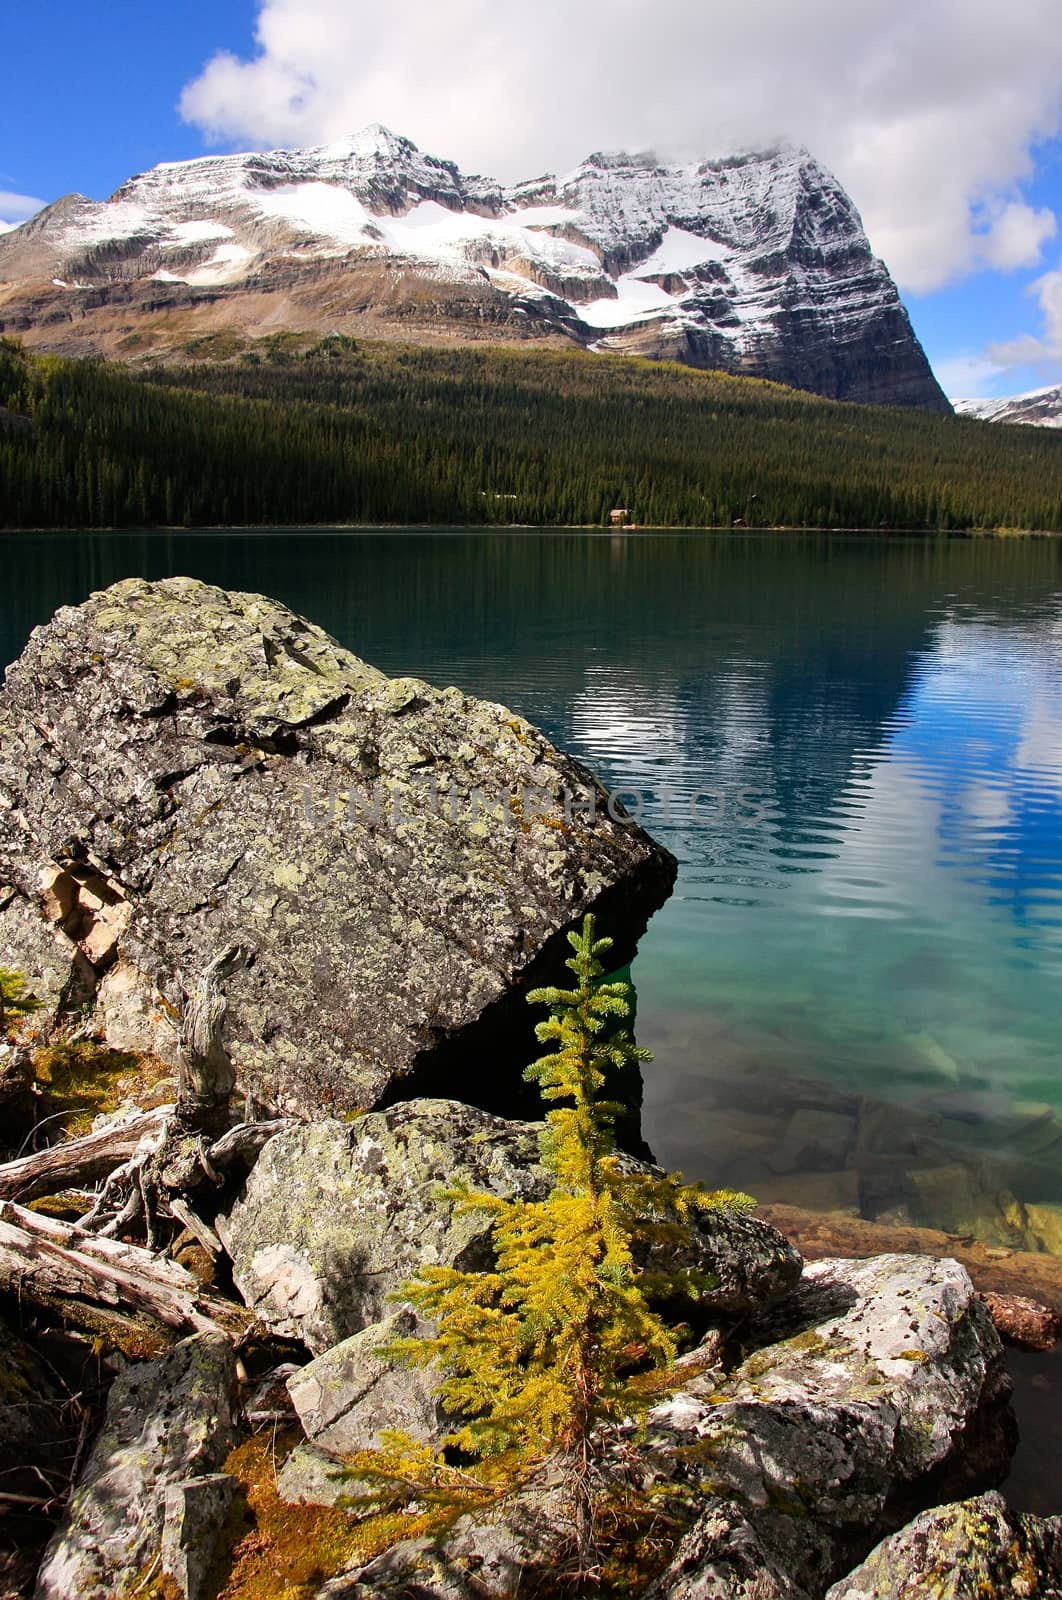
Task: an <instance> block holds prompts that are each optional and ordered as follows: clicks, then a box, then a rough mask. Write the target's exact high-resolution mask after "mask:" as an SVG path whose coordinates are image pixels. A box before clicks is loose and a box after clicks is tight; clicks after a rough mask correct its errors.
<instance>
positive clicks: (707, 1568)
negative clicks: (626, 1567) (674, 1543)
mask: <svg viewBox="0 0 1062 1600" xmlns="http://www.w3.org/2000/svg"><path fill="white" fill-rule="evenodd" d="M645 1600H808V1594H807V1591H806V1590H805V1589H801V1588H800V1587H799V1586H798V1585H797V1584H796V1583H794V1582H793V1580H792V1579H791V1578H790V1577H789V1576H788V1574H787V1573H786V1572H785V1571H784V1570H783V1569H782V1568H781V1567H780V1566H779V1565H778V1564H777V1562H776V1561H774V1560H772V1558H771V1557H770V1556H769V1555H768V1553H767V1551H766V1550H765V1549H764V1547H763V1545H762V1543H761V1542H760V1540H759V1539H758V1538H757V1536H756V1532H755V1530H754V1528H753V1527H752V1526H751V1524H750V1522H749V1520H748V1518H747V1517H746V1516H745V1513H744V1512H743V1511H742V1509H741V1507H740V1506H739V1505H737V1504H735V1503H734V1502H733V1501H726V1500H713V1502H712V1503H711V1505H710V1506H709V1509H708V1510H707V1511H706V1512H705V1513H704V1515H703V1516H702V1517H701V1518H700V1519H699V1520H698V1521H697V1522H696V1523H695V1525H694V1526H693V1527H692V1528H691V1529H690V1531H689V1533H688V1534H686V1536H685V1538H684V1539H683V1540H682V1541H681V1543H680V1544H679V1547H678V1549H677V1550H676V1551H675V1555H674V1559H673V1560H672V1561H671V1563H670V1564H669V1566H668V1568H667V1570H666V1571H665V1572H663V1573H661V1575H660V1577H659V1578H658V1579H657V1580H656V1582H655V1583H653V1584H651V1585H650V1586H649V1588H648V1589H647V1590H646V1591H645Z"/></svg>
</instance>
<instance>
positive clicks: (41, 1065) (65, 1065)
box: [33, 1039, 172, 1138]
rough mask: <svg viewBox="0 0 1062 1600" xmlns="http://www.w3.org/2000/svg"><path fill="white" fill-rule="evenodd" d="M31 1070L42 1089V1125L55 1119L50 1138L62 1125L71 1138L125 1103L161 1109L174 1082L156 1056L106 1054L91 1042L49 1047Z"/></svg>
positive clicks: (117, 1051) (43, 1050) (119, 1052)
mask: <svg viewBox="0 0 1062 1600" xmlns="http://www.w3.org/2000/svg"><path fill="white" fill-rule="evenodd" d="M33 1068H34V1072H35V1073H36V1077H37V1083H38V1085H39V1087H40V1088H41V1089H42V1090H43V1095H42V1100H41V1115H40V1120H41V1121H42V1122H43V1121H44V1120H45V1119H46V1118H47V1119H54V1121H51V1122H50V1127H51V1130H52V1133H53V1135H54V1132H55V1130H56V1128H57V1127H58V1126H59V1125H60V1124H61V1125H62V1131H63V1133H65V1134H66V1135H67V1136H68V1137H70V1138H76V1137H78V1136H79V1135H81V1134H84V1133H88V1132H89V1131H90V1129H91V1127H92V1122H93V1119H94V1118H95V1117H98V1116H101V1115H104V1114H105V1113H108V1112H112V1111H117V1110H118V1109H119V1107H120V1106H122V1105H124V1104H126V1103H127V1102H129V1101H135V1102H136V1104H137V1105H138V1106H140V1107H141V1109H144V1110H146V1109H148V1108H150V1107H151V1106H152V1105H158V1104H161V1103H162V1102H163V1101H164V1100H165V1099H166V1097H167V1096H166V1093H165V1092H164V1091H165V1090H166V1089H169V1088H170V1087H171V1081H172V1069H171V1068H170V1067H168V1066H166V1065H165V1064H164V1063H163V1062H161V1061H159V1060H158V1059H157V1058H156V1057H155V1056H149V1055H134V1054H130V1053H129V1052H127V1051H124V1050H110V1049H108V1048H107V1046H106V1045H102V1044H100V1043H99V1042H98V1041H97V1040H95V1039H79V1040H77V1041H76V1042H75V1043H72V1044H71V1043H66V1042H63V1043H59V1044H52V1045H48V1046H46V1047H45V1048H44V1049H42V1050H38V1051H37V1052H36V1054H35V1055H34V1058H33Z"/></svg>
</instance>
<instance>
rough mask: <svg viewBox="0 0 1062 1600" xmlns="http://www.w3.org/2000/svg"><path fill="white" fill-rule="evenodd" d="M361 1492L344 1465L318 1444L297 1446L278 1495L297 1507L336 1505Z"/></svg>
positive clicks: (281, 1476) (284, 1469)
mask: <svg viewBox="0 0 1062 1600" xmlns="http://www.w3.org/2000/svg"><path fill="white" fill-rule="evenodd" d="M356 1492H357V1488H356V1485H354V1484H353V1483H351V1481H350V1478H349V1477H348V1476H346V1474H345V1469H344V1466H343V1463H342V1462H341V1461H340V1460H339V1458H338V1457H337V1456H334V1455H330V1454H329V1452H328V1451H327V1450H318V1448H317V1446H316V1445H314V1444H306V1443H302V1444H297V1445H296V1446H295V1448H294V1450H292V1452H291V1454H290V1455H289V1456H288V1457H287V1459H286V1460H285V1462H284V1465H283V1466H282V1467H281V1469H280V1471H279V1472H278V1474H277V1494H278V1496H279V1497H280V1499H281V1500H286V1501H287V1502H288V1504H289V1505H295V1506H302V1505H306V1506H334V1505H335V1504H336V1501H337V1500H340V1499H342V1498H344V1497H347V1496H350V1495H353V1494H355V1493H356Z"/></svg>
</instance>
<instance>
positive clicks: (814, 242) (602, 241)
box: [0, 123, 948, 410]
mask: <svg viewBox="0 0 1062 1600" xmlns="http://www.w3.org/2000/svg"><path fill="white" fill-rule="evenodd" d="M381 269H386V270H384V271H383V272H382V270H381ZM396 274H397V276H396ZM396 284H401V285H402V286H403V287H402V288H401V290H399V291H397V300H396V289H395V285H396ZM251 294H253V301H252V300H251V298H249V299H248V306H249V308H250V306H251V304H252V303H253V307H254V309H253V311H252V310H250V309H249V310H248V314H247V320H246V329H247V331H248V332H250V333H254V332H255V331H256V327H257V326H260V325H261V322H262V320H263V319H266V318H267V320H268V322H269V325H270V327H271V328H273V329H275V328H277V327H290V328H293V329H298V330H299V331H317V332H321V333H327V332H355V333H357V332H360V333H363V334H368V335H373V334H375V335H379V336H384V337H388V336H395V335H396V334H397V335H398V336H400V337H402V338H404V339H408V338H416V337H417V336H418V332H419V330H420V329H421V328H423V329H424V332H425V335H426V336H428V337H431V338H436V337H438V335H439V334H440V333H442V334H444V335H445V336H446V337H447V338H454V337H456V338H461V337H468V338H481V337H483V334H484V332H485V331H486V330H487V329H490V330H492V332H493V333H494V335H495V336H496V337H500V338H505V339H512V338H514V337H515V338H542V337H551V338H556V337H557V336H558V335H559V336H562V337H565V338H569V339H573V340H575V341H576V342H577V343H580V344H582V345H584V346H586V347H588V348H590V349H592V350H595V351H598V352H601V353H608V352H610V351H619V352H625V353H629V354H631V353H633V354H638V355H643V356H649V357H656V358H660V357H665V358H668V359H672V360H678V361H684V362H686V363H688V364H690V365H693V366H699V367H717V368H722V369H723V370H726V371H731V372H738V373H743V374H747V375H750V376H755V377H766V378H773V379H775V380H777V381H779V382H782V383H788V384H793V385H795V386H797V387H801V388H807V389H811V390H813V391H815V392H817V393H819V394H824V395H827V396H829V397H832V398H842V399H857V400H866V401H882V402H887V403H890V404H901V405H921V406H927V407H929V408H931V409H934V410H946V409H948V402H947V401H946V400H945V398H944V396H943V394H942V393H941V391H940V389H939V387H938V386H937V384H936V381H935V380H934V378H933V376H932V373H931V372H930V370H929V367H928V364H927V362H926V360H925V356H924V355H923V353H922V351H921V349H920V347H919V345H918V342H917V340H916V339H915V337H914V334H913V332H912V329H911V326H910V323H909V321H908V319H907V314H906V312H905V311H904V308H903V306H902V305H901V303H900V300H899V296H898V294H897V292H896V288H895V285H894V284H893V282H892V280H891V278H890V277H889V274H888V271H887V269H886V268H885V266H884V265H883V264H882V263H881V262H880V261H878V260H876V258H875V257H874V254H873V251H872V250H871V247H870V243H869V241H868V239H867V236H866V233H865V231H864V229H863V225H862V222H861V221H860V218H859V213H858V211H857V210H856V208H855V206H854V205H853V204H852V201H851V200H850V199H849V197H848V196H847V195H846V194H845V192H844V190H843V189H842V188H841V186H840V184H839V183H838V182H837V180H836V179H835V178H834V177H833V176H832V175H831V174H830V173H829V172H827V171H826V170H825V169H824V168H823V167H822V166H821V165H820V164H819V163H818V162H817V161H816V160H815V158H814V157H813V156H812V155H811V154H810V153H809V152H808V151H806V150H803V149H801V148H799V147H796V146H789V145H780V146H777V147H774V148H771V149H768V150H763V151H751V152H745V153H742V154H736V155H731V156H726V157H722V158H716V159H712V160H703V161H686V162H673V161H670V162H661V161H659V160H658V159H657V158H656V156H654V155H652V154H651V153H646V152H640V153H633V154H632V153H628V152H623V151H620V152H601V151H598V152H596V153H595V154H593V155H591V156H588V157H587V159H586V160H585V161H583V162H582V163H581V164H580V165H579V166H577V167H575V168H574V169H573V170H571V171H570V172H568V173H566V174H563V175H560V176H557V175H555V174H547V175H545V176H543V177H540V178H536V179H534V180H531V181H529V182H525V183H518V184H514V185H510V186H507V187H503V186H501V185H500V184H498V183H496V182H495V181H494V180H493V179H490V178H483V177H470V176H467V175H465V174H463V173H462V172H461V171H460V170H459V168H458V167H457V165H456V163H454V162H453V161H449V160H443V159H442V158H440V157H437V156H434V155H430V154H428V153H426V152H424V151H422V150H420V149H418V147H417V146H416V145H415V144H414V143H413V141H412V140H410V139H408V138H406V137H404V136H403V135H401V134H398V133H395V132H394V131H392V130H391V129H389V128H387V127H385V126H383V125H382V124H380V123H374V124H371V125H370V126H368V127H366V128H363V129H361V130H359V131H357V132H354V133H351V134H348V135H344V136H343V137H342V138H340V139H337V140H334V141H332V142H331V143H329V144H323V145H318V146H315V147H313V148H310V149H305V150H275V151H269V152H265V153H250V154H241V155H223V156H204V157H200V158H198V159H197V160H194V161H183V162H167V163H163V164H162V165H160V166H157V167H154V168H152V169H151V171H149V172H146V173H141V174H138V175H136V176H135V177H132V178H130V179H129V180H128V182H126V183H125V184H123V185H122V186H121V188H119V189H118V190H116V192H115V193H114V194H113V195H112V196H111V198H110V199H109V200H108V201H106V202H103V203H96V202H92V201H85V200H83V199H81V198H79V197H68V199H67V200H65V201H63V202H60V203H59V205H57V206H56V207H52V208H49V210H48V211H47V212H45V213H42V214H41V215H40V216H39V217H38V218H36V219H35V220H34V221H33V222H32V223H28V224H26V225H24V227H22V228H17V229H15V230H13V231H12V232H11V233H8V234H5V235H3V236H2V237H0V332H3V331H6V332H9V333H15V334H17V335H20V336H22V337H27V336H29V337H30V340H31V342H35V343H40V344H44V345H47V346H49V347H58V348H62V349H67V350H69V349H72V348H73V349H83V348H89V349H92V350H95V351H100V350H103V351H104V352H107V351H108V350H110V349H111V348H113V347H114V345H117V342H118V334H117V328H118V324H119V322H120V323H121V325H122V331H121V335H120V337H121V339H122V341H124V342H123V343H122V345H121V349H122V350H124V349H125V348H127V341H128V337H129V333H130V315H132V317H133V319H134V322H135V321H136V320H137V319H139V318H146V319H148V320H149V321H150V319H151V318H153V317H158V316H159V315H164V314H165V312H166V310H167V309H168V308H172V307H175V306H176V307H192V306H194V307H195V308H196V311H197V321H198V322H199V323H200V324H202V325H205V326H206V327H209V325H210V322H211V318H212V317H213V316H214V315H215V314H216V316H217V318H218V325H219V326H225V327H229V328H231V327H233V326H234V325H237V326H238V325H240V314H239V307H238V306H237V307H236V308H235V310H234V309H233V308H232V306H231V302H232V301H237V302H238V301H239V300H240V298H241V296H245V295H248V296H250V295H251ZM263 294H265V295H266V296H267V298H268V297H273V296H279V297H281V298H280V300H279V301H278V304H277V305H276V306H275V307H274V306H270V307H268V308H267V307H263V305H262V302H261V296H262V295H263ZM71 295H74V296H76V297H77V298H76V299H75V300H74V301H73V302H71V301H70V298H69V297H70V296H71ZM119 305H120V306H121V307H122V308H123V309H122V311H121V313H120V314H119V313H118V307H119ZM130 305H132V307H133V310H132V312H130V310H129V307H130ZM223 305H224V306H225V307H226V309H219V310H218V312H217V313H214V312H212V311H211V310H209V309H206V308H208V307H213V306H218V307H219V308H220V307H222V306H223ZM75 309H76V312H77V314H76V315H72V312H73V311H74V310H75ZM267 311H268V317H267ZM256 319H257V320H256ZM111 329H113V330H114V332H115V338H114V340H113V344H112V343H109V342H108V334H109V330H111ZM134 332H135V329H134Z"/></svg>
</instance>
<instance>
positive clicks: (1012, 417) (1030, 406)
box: [952, 383, 1062, 428]
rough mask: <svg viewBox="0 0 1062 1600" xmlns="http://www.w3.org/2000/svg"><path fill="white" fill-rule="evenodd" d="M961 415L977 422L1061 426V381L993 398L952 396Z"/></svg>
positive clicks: (1043, 426)
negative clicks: (955, 398) (975, 398)
mask: <svg viewBox="0 0 1062 1600" xmlns="http://www.w3.org/2000/svg"><path fill="white" fill-rule="evenodd" d="M952 406H953V407H954V409H955V412H956V414H957V415H958V416H960V417H976V418H977V419H978V421H980V422H1009V423H1022V424H1024V425H1025V426H1026V427H1030V428H1062V383H1053V384H1048V386H1047V387H1046V388H1045V389H1030V390H1028V391H1027V393H1025V394H1012V395H1007V396H1006V397H1004V398H1001V399H992V400H953V401H952Z"/></svg>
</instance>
